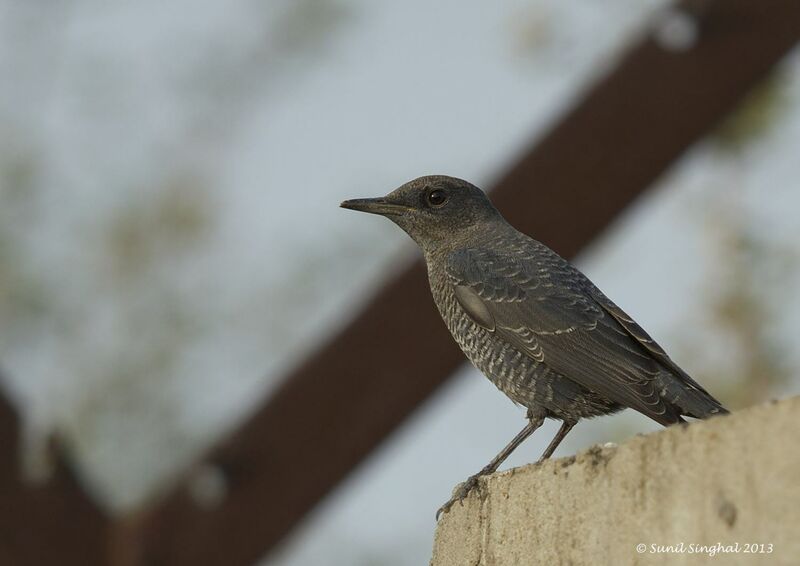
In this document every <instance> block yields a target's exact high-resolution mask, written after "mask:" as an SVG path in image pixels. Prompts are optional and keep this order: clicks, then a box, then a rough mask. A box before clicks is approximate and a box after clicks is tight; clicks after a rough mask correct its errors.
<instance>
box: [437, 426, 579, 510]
mask: <svg viewBox="0 0 800 566" xmlns="http://www.w3.org/2000/svg"><path fill="white" fill-rule="evenodd" d="M527 418H528V424H526V425H525V428H523V429H522V430H521V431H520V432H519V434H517V436H515V437H514V438H513V440H511V442H509V443H508V445H507V446H506V447H505V448H503V449H502V450H501V451H500V453H499V454H498V455H497V456H495V457H494V458H492V461H491V462H489V463H488V464H486V465H485V466H484V467H483V469H481V471H480V472H478V473H477V474H474V475H471V476H470V477H468V478H467V480H466V481H465V482H464V483H462V484H461V485H460V486H459V487H458V489H457V490H456V492H455V493H454V494H453V497H451V498H450V499H449V500H448V501H447V503H445V504H444V505H442V506H441V507H439V510H438V511H436V520H439V515H441V514H442V513H446V512H447V511H449V510H450V507H452V506H453V503H455V502H456V501H457V502H459V503H461V502H462V501H463V500H464V499H465V498H466V497H467V495H469V492H470V491H472V490H473V489H475V488H476V487H477V486H478V478H480V477H481V476H485V475H488V474H492V473H494V472H496V471H497V468H499V467H500V464H502V463H503V462H504V461H505V459H506V458H508V457H509V456H510V455H511V453H512V452H513V451H514V450H516V449H517V446H519V445H520V444H522V443H523V442H524V441H525V439H526V438H528V437H529V436H530V435H531V434H533V432H534V431H535V430H536V429H537V428H539V427H540V426H542V423H543V422H544V415H541V414H538V413H536V414H534V413H533V412H532V411H530V410H528V417H527ZM565 434H566V433H565Z"/></svg>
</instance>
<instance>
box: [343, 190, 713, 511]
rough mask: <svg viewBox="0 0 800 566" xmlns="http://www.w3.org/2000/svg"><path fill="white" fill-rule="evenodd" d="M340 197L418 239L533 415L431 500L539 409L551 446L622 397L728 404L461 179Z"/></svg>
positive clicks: (449, 302) (461, 491) (446, 293)
mask: <svg viewBox="0 0 800 566" xmlns="http://www.w3.org/2000/svg"><path fill="white" fill-rule="evenodd" d="M341 206H342V207H344V208H348V209H352V210H359V211H363V212H370V213H373V214H380V215H383V216H386V217H387V218H389V219H390V220H391V221H392V222H394V223H395V224H397V225H398V226H400V228H402V229H403V230H404V231H405V232H406V233H407V234H408V235H409V236H411V238H413V239H414V241H415V242H416V243H417V244H418V245H419V246H420V247H421V248H422V252H423V254H424V256H425V262H426V263H427V266H428V279H429V281H430V286H431V291H432V293H433V299H434V301H435V303H436V306H437V307H438V309H439V312H440V313H441V315H442V318H443V319H444V322H445V324H446V325H447V328H448V329H449V330H450V332H451V333H452V335H453V338H455V341H456V342H457V343H458V345H459V346H460V347H461V349H462V350H463V351H464V353H465V354H466V356H467V358H469V360H470V361H471V362H472V363H473V364H474V365H475V367H477V368H478V369H479V370H480V371H481V372H483V373H484V374H485V375H486V376H487V377H488V378H489V379H490V380H491V381H492V383H494V384H495V385H496V386H497V387H498V388H499V389H500V390H501V391H502V392H503V393H505V394H506V395H507V396H508V397H510V398H511V400H512V401H514V402H515V403H518V404H520V405H522V406H524V407H526V408H527V409H528V411H527V419H528V424H527V425H526V426H525V428H524V429H522V431H521V432H520V433H519V434H518V435H517V436H516V437H514V439H513V440H512V441H511V442H510V443H509V444H508V446H506V447H505V448H504V449H503V450H502V451H501V452H500V453H499V454H498V455H497V456H496V457H495V458H494V459H493V460H492V461H491V462H489V464H488V465H486V466H485V467H484V468H483V469H482V470H481V471H480V472H478V473H477V474H475V475H473V476H470V477H469V478H468V479H467V480H466V481H465V482H464V483H463V484H461V485H460V486H459V488H458V489H456V491H455V493H454V494H453V497H452V498H451V499H450V500H449V501H448V502H447V503H445V504H444V505H443V506H442V507H441V508H440V509H439V511H438V512H437V514H436V516H437V517H438V516H439V514H440V513H441V512H443V511H444V512H446V511H448V510H449V509H450V507H451V506H452V505H453V503H455V502H456V501H459V502H460V501H462V500H463V499H464V498H465V497H466V496H467V495H468V494H469V492H470V491H471V490H472V489H473V488H475V487H476V486H477V483H478V478H479V477H480V476H482V475H485V474H490V473H493V472H495V471H496V470H497V468H498V467H499V466H500V464H501V463H502V462H503V461H504V460H505V459H506V458H507V457H508V455H509V454H511V452H513V451H514V449H515V448H516V447H517V446H519V445H520V444H521V443H522V442H523V441H524V440H525V439H526V438H528V437H529V436H530V435H531V434H532V433H533V432H534V431H535V430H536V429H537V428H538V427H539V426H541V424H542V422H543V421H544V419H545V418H546V417H550V418H553V419H558V420H560V421H562V425H561V428H560V429H559V431H558V433H557V434H556V436H555V438H553V440H552V442H550V445H549V446H548V447H547V449H546V450H545V451H544V454H543V455H542V458H541V459H542V460H544V459H546V458H549V457H550V455H551V454H552V453H553V451H554V450H555V449H556V447H557V446H558V444H559V443H560V442H561V441H562V440H563V439H564V437H565V436H566V435H567V433H568V432H569V431H570V430H571V429H572V427H573V426H575V424H576V423H577V422H578V420H580V419H581V418H584V417H594V416H598V415H606V414H610V413H614V412H616V411H619V410H621V409H623V408H626V407H629V408H631V409H634V410H636V411H639V412H640V413H642V414H643V415H646V416H648V417H650V418H651V419H653V420H655V421H656V422H659V423H661V424H662V425H665V426H667V425H671V424H675V423H678V422H681V421H683V419H682V418H681V416H682V415H687V416H690V417H695V418H699V419H704V418H707V417H710V416H713V415H718V414H722V413H727V411H726V410H725V409H724V408H723V407H722V405H721V404H720V403H719V402H718V401H717V400H716V399H714V397H712V396H711V395H710V394H709V393H708V392H707V391H706V390H705V389H703V387H701V386H700V385H699V384H698V383H697V382H696V381H695V380H693V379H692V378H691V377H689V375H687V374H686V372H684V371H683V370H682V369H681V368H679V367H678V366H677V365H676V364H675V362H673V361H672V360H671V359H670V358H669V356H667V354H666V352H664V350H663V349H662V348H661V347H660V346H659V345H658V344H656V342H655V341H654V340H653V339H652V338H651V337H650V336H649V335H648V334H647V333H646V332H645V331H644V330H642V328H641V327H640V326H639V325H638V324H636V322H634V320H633V319H632V318H631V317H630V316H628V315H627V314H625V312H623V310H622V309H620V308H619V307H618V306H617V305H615V304H614V303H613V302H612V301H611V300H610V299H609V298H608V297H606V296H605V295H604V294H603V293H602V292H600V290H599V289H598V288H597V287H595V285H594V284H593V283H592V282H591V281H589V279H588V278H587V277H586V276H585V275H584V274H583V273H581V272H580V271H578V270H577V269H576V268H575V267H573V266H572V265H571V264H570V263H569V262H567V261H566V260H565V259H564V258H562V257H561V256H559V255H558V254H556V253H555V252H554V251H553V250H551V249H550V248H548V247H547V246H545V245H544V244H542V243H540V242H538V241H536V240H534V239H532V238H530V237H528V236H526V235H525V234H522V233H521V232H518V231H517V230H515V229H514V228H513V227H512V226H511V225H510V224H508V222H506V220H505V219H504V218H503V217H502V216H501V215H500V213H499V212H498V211H497V209H495V208H494V206H492V203H491V202H490V201H489V199H488V197H487V196H486V195H485V194H484V193H483V191H481V190H480V189H478V188H477V187H475V186H473V185H471V184H470V183H468V182H466V181H462V180H460V179H455V178H453V177H446V176H441V175H434V176H428V177H420V178H419V179H415V180H413V181H411V182H409V183H406V184H405V185H403V186H401V187H400V188H398V189H397V190H395V191H393V192H391V193H390V194H388V195H387V196H385V197H382V198H370V199H355V200H348V201H345V202H343V203H342V205H341Z"/></svg>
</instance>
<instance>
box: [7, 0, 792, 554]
mask: <svg viewBox="0 0 800 566" xmlns="http://www.w3.org/2000/svg"><path fill="white" fill-rule="evenodd" d="M667 6H668V3H667V2H665V1H663V0H647V1H643V0H606V1H604V2H596V1H594V0H591V1H590V0H569V1H562V0H498V1H497V2H494V3H492V5H491V7H490V6H489V5H488V4H487V3H485V2H478V1H470V2H464V1H459V2H456V1H448V2H439V3H436V6H435V7H431V6H430V3H427V2H421V1H419V0H410V1H407V2H367V1H364V0H273V1H270V2H264V1H257V0H229V1H228V2H224V3H223V2H210V1H207V0H193V1H191V2H189V1H186V0H172V1H170V2H163V1H158V2H156V1H153V0H141V1H139V2H136V3H107V2H98V1H96V0H72V1H63V2H55V1H50V2H26V1H23V0H4V1H2V2H0V73H2V76H3V77H4V80H3V82H2V88H0V368H2V369H1V370H0V371H2V390H3V393H4V395H5V396H6V397H8V398H9V399H11V401H12V403H13V405H14V407H15V410H16V412H17V413H18V416H19V419H20V426H21V433H22V434H23V439H24V443H23V445H22V448H23V453H22V456H21V458H22V469H21V470H20V474H22V475H23V477H24V478H26V481H27V482H30V484H31V485H33V486H36V485H40V484H41V483H46V482H47V481H48V477H49V475H50V474H51V473H52V470H53V467H54V465H55V464H54V462H53V458H54V457H53V454H52V450H51V449H50V447H51V445H52V439H53V438H54V437H55V438H58V442H59V445H60V446H62V447H63V448H64V452H65V453H66V454H67V456H66V459H67V461H68V462H69V466H70V469H72V470H73V471H74V474H75V476H76V477H77V479H78V483H79V484H80V486H81V489H82V490H84V491H85V492H86V494H87V497H89V498H90V499H91V501H92V502H93V503H94V504H95V505H96V506H97V507H98V508H99V509H101V510H102V513H103V514H104V515H109V516H111V517H113V518H118V517H127V516H130V515H132V514H135V513H140V512H141V510H142V509H147V508H148V507H149V506H152V505H157V504H158V501H159V499H160V498H161V497H163V496H164V495H165V494H168V493H169V492H170V490H172V489H173V488H174V487H175V486H176V485H177V484H178V483H179V482H180V481H182V479H181V478H183V477H184V474H185V471H186V470H187V469H188V468H190V467H191V466H193V465H194V464H195V463H196V462H197V461H198V460H199V459H200V458H201V457H202V455H203V454H204V453H205V452H206V451H207V450H209V449H210V448H211V447H212V446H215V445H218V444H219V443H224V442H225V439H226V437H227V436H228V435H229V434H231V433H232V432H233V431H235V430H236V429H237V427H239V426H240V425H242V423H243V422H245V420H246V418H247V417H248V416H249V415H251V414H253V413H254V412H256V411H258V410H259V408H260V407H261V406H262V405H263V404H264V402H265V401H266V400H268V399H269V398H270V396H271V394H272V393H273V392H274V391H275V390H276V388H277V387H278V386H279V385H280V384H281V382H282V379H283V378H285V377H286V375H287V374H289V373H290V372H291V370H292V368H294V367H296V366H298V364H301V363H302V362H303V360H304V359H305V358H306V357H307V356H310V355H313V354H314V352H315V350H316V349H317V347H318V346H319V345H320V344H322V343H324V342H325V341H327V340H329V339H330V338H331V336H334V335H335V334H336V333H337V332H338V331H339V330H340V329H341V328H342V327H343V326H345V325H346V324H347V323H348V322H349V321H351V320H352V319H353V318H354V317H355V316H356V315H357V314H358V313H359V312H360V310H361V308H363V306H364V305H365V304H366V300H367V299H368V298H369V297H371V296H373V294H374V293H375V292H376V291H377V289H379V288H380V287H381V286H382V285H384V284H386V282H387V281H390V280H391V279H392V277H393V276H394V275H396V274H397V273H400V272H402V270H404V269H406V268H407V267H408V266H409V265H410V264H411V263H412V262H413V261H415V260H416V259H418V252H417V251H416V248H415V247H414V245H413V243H412V242H411V241H410V240H409V239H408V238H407V236H405V235H404V234H403V233H402V232H401V231H400V230H398V229H397V228H396V227H395V226H393V225H392V224H391V223H390V222H387V221H386V220H385V219H381V218H377V217H366V216H360V215H355V214H352V213H349V212H346V211H342V210H340V209H338V203H339V202H340V201H341V200H343V199H345V198H352V197H365V196H379V195H383V194H385V193H387V192H389V191H390V190H392V189H393V188H395V187H396V186H398V185H400V184H402V183H403V182H405V181H407V180H409V179H411V178H414V177H417V176H419V175H423V174H430V173H443V174H450V175H455V176H458V177H463V178H466V179H469V180H471V181H472V182H474V183H476V184H478V185H479V186H482V187H485V188H490V187H491V186H492V185H493V183H494V182H495V181H496V180H497V179H498V178H500V177H501V176H502V175H503V173H504V172H505V171H506V170H507V169H508V167H510V166H511V165H513V163H514V162H515V160H516V159H517V158H518V157H519V156H520V155H521V152H522V151H523V150H525V149H526V148H527V147H528V146H529V144H530V143H532V142H534V141H535V140H536V139H537V138H539V137H540V136H541V135H543V134H544V133H545V132H546V131H547V130H548V129H549V128H551V127H552V126H553V125H554V124H556V123H557V121H558V119H559V117H560V116H562V115H564V114H565V113H567V112H568V111H569V110H570V108H572V107H573V106H574V105H575V104H576V103H578V102H579V100H580V98H581V95H582V93H583V92H584V91H585V90H586V89H587V88H588V87H589V86H590V85H591V84H592V83H593V82H594V81H596V80H597V79H598V78H599V77H602V76H603V75H604V74H606V73H607V72H609V71H611V70H612V69H613V68H614V66H615V64H616V63H617V62H618V61H619V58H620V56H621V54H622V53H624V52H625V50H626V48H628V47H629V46H630V45H631V44H633V43H635V42H636V41H638V40H639V38H641V37H642V36H643V35H644V34H650V33H652V34H655V35H656V37H657V38H658V40H659V41H661V42H662V44H663V47H664V48H665V49H676V50H679V51H680V50H690V49H691V48H692V43H693V42H694V41H697V37H696V35H697V34H698V33H700V32H699V31H698V30H697V29H695V28H694V27H693V26H692V22H691V21H690V20H686V19H681V18H676V17H674V16H675V14H674V13H672V12H670V11H668V10H665V8H666V7H667ZM642 142H643V145H644V149H643V151H646V147H647V142H646V140H642ZM799 150H800V54H799V53H798V52H796V51H795V52H790V53H789V54H788V55H787V56H786V57H785V58H783V59H782V60H781V61H780V62H779V63H778V64H777V65H776V66H775V68H774V69H773V70H772V71H771V72H770V73H769V75H768V76H767V77H766V78H765V79H764V80H763V81H761V82H760V84H759V85H758V86H756V88H755V89H754V90H751V91H750V92H749V94H748V95H747V96H746V97H745V98H744V99H743V101H742V102H741V103H740V104H738V106H737V108H736V109H735V111H734V112H733V113H731V114H730V115H729V116H728V117H727V118H726V119H725V121H724V122H722V123H721V124H720V125H718V126H717V127H715V128H714V129H713V131H712V132H710V133H709V135H707V136H706V137H705V138H704V139H703V140H701V141H700V142H698V143H696V144H694V145H692V146H691V148H689V150H688V151H687V152H685V153H684V154H683V155H682V157H681V158H680V159H679V160H678V161H677V162H675V163H674V164H673V166H672V167H671V168H670V169H669V170H668V171H667V173H666V174H664V175H662V176H660V177H659V180H658V182H657V183H655V185H654V186H651V187H650V188H648V190H647V192H646V193H644V194H643V195H642V196H641V197H639V198H638V199H637V200H636V202H635V203H634V204H633V205H632V206H631V207H628V208H627V209H626V210H625V211H624V213H623V214H621V215H620V216H619V217H618V218H617V220H616V221H615V222H614V224H613V225H612V226H611V227H610V228H609V229H608V230H606V231H604V232H603V233H602V235H601V236H600V237H599V238H597V239H595V240H594V241H593V242H592V243H591V245H590V246H589V247H587V248H585V249H584V250H583V252H582V253H581V254H580V256H579V257H578V258H577V260H576V262H577V264H578V265H579V267H580V268H581V269H583V270H584V271H585V272H586V273H587V275H589V277H590V278H592V279H593V280H594V281H595V283H597V285H598V286H599V287H600V288H601V289H603V291H604V292H605V293H606V294H607V295H609V296H610V297H611V298H612V299H613V300H615V301H616V302H617V303H618V304H619V305H620V306H621V307H622V308H624V309H625V310H626V311H627V312H628V313H630V314H631V315H633V316H634V317H635V318H636V319H637V320H638V321H639V322H640V324H641V325H642V326H643V327H645V328H646V329H647V330H648V331H649V332H650V333H651V334H652V335H653V336H654V337H655V338H656V339H657V340H658V341H659V342H660V343H661V344H662V345H663V346H664V347H665V349H666V350H667V351H668V352H669V353H670V354H671V356H672V357H673V359H675V360H676V361H677V362H678V363H679V364H680V365H681V366H682V367H684V368H685V369H686V370H687V371H688V372H689V373H690V374H692V375H693V376H694V377H695V378H697V379H698V380H699V381H700V382H701V383H703V384H704V385H707V386H708V388H709V389H710V391H712V392H713V393H715V394H716V396H717V397H719V398H720V399H721V400H722V401H723V402H725V403H726V404H727V405H729V406H730V407H731V408H734V409H736V408H742V407H746V406H748V405H752V404H755V403H759V402H761V401H764V400H767V399H770V398H774V397H782V396H786V395H789V394H793V393H797V392H798V391H800V381H799V380H798V376H800V349H798V348H797V338H796V329H797V327H798V324H799V323H800V294H798V293H797V292H796V290H797V289H798V284H799V283H800V244H798V242H800V222H798V211H799V210H800V191H798V182H799V181H798V180H800V160H798V159H797V155H798V151H799ZM619 159H620V160H628V159H635V157H633V156H629V155H620V156H619ZM569 166H570V164H569V163H564V164H563V167H569ZM527 190H529V191H534V192H535V191H536V190H537V187H536V186H530V187H529V188H528V189H527ZM536 213H537V211H536V210H531V211H530V214H531V215H536ZM570 228H571V227H570V226H564V230H565V231H569V230H570ZM532 235H533V236H534V237H536V234H535V233H534V234H532ZM547 243H551V242H547ZM433 308H434V307H433V303H432V301H430V302H427V303H424V304H420V305H419V309H433ZM386 324H387V325H391V324H392V322H391V320H387V321H386ZM375 340H378V341H379V340H380V337H379V336H376V337H375ZM361 377H362V378H363V379H364V380H369V376H367V375H365V376H361ZM308 415H309V418H313V416H314V407H308ZM523 416H524V413H523V411H522V409H520V408H518V407H515V406H514V405H513V404H512V403H511V402H510V401H509V400H507V399H506V398H505V397H504V396H503V395H501V394H500V393H499V392H498V391H496V390H495V388H494V386H492V385H491V384H490V383H489V382H488V381H487V380H486V379H485V378H483V377H482V376H481V375H480V374H478V373H477V372H476V370H474V369H473V368H472V367H468V366H467V365H463V366H462V367H461V368H460V369H459V370H458V371H457V372H456V373H455V374H454V375H453V377H452V379H450V380H448V381H447V383H446V385H445V386H444V387H442V388H441V389H439V390H437V392H436V393H435V395H433V396H431V397H430V398H429V399H428V400H427V401H426V402H425V403H424V404H422V405H420V406H419V408H417V409H416V410H415V411H414V412H413V413H412V416H411V418H409V419H408V420H406V421H404V422H403V423H402V425H401V426H400V427H399V428H398V429H397V430H396V431H395V432H394V433H393V434H392V435H391V436H389V437H387V438H386V440H385V441H384V442H383V443H382V444H381V445H380V446H379V448H378V449H377V450H376V451H374V452H373V453H372V454H371V455H370V456H369V457H368V458H367V459H366V460H364V461H363V462H361V463H360V464H359V465H358V466H357V467H355V469H354V471H353V473H352V474H350V475H349V476H348V477H347V478H346V479H345V480H344V481H343V482H342V483H340V484H339V485H338V487H337V488H336V489H335V490H334V491H332V492H331V493H329V494H328V495H327V496H326V497H325V498H324V499H323V500H322V502H321V503H320V504H319V505H317V506H316V507H314V509H313V511H312V512H311V513H310V514H308V515H306V516H305V518H304V519H303V520H302V521H301V522H300V523H299V524H297V525H295V528H293V530H292V531H291V534H290V535H289V536H287V537H285V538H283V540H282V542H281V543H280V545H279V546H277V547H275V548H272V549H269V550H270V552H267V550H268V549H267V548H265V549H264V553H263V559H262V562H261V563H262V564H263V565H275V566H290V565H291V566H300V565H307V564H348V565H364V566H367V565H369V566H373V565H375V566H377V565H381V566H383V565H385V566H406V565H412V564H421V563H425V562H427V560H428V559H429V556H430V550H431V544H432V537H433V531H434V527H435V522H434V519H433V516H434V512H435V510H436V509H437V508H438V507H439V505H441V504H442V503H443V502H444V501H445V500H446V499H447V498H448V497H449V494H450V492H451V490H452V488H453V487H454V486H455V485H456V483H458V482H460V481H462V480H463V479H464V478H465V477H466V476H468V475H469V474H471V473H473V472H475V471H476V470H477V469H479V468H480V467H482V466H483V465H484V464H485V463H486V462H487V461H488V460H489V459H490V458H491V457H492V456H493V455H494V454H495V453H496V452H497V451H498V450H499V449H500V448H501V447H502V446H503V445H505V443H506V442H507V441H508V440H510V438H511V437H512V436H513V435H514V434H515V433H516V432H518V430H519V429H520V428H521V427H522V426H523V424H524V422H523ZM555 426H556V425H555V423H549V424H548V425H546V427H545V429H544V430H543V431H542V432H540V433H539V434H536V435H535V436H534V437H533V438H532V439H531V440H529V441H528V442H527V443H526V444H525V445H523V447H522V448H520V449H519V450H518V451H517V452H516V453H515V454H514V456H513V457H512V458H511V459H510V460H509V462H508V464H507V466H517V465H522V464H525V463H529V462H532V461H533V460H535V458H536V457H538V455H539V453H540V452H541V451H542V450H543V448H544V446H545V445H546V443H547V441H549V439H550V437H551V436H552V434H553V432H554V430H555ZM656 428H658V425H656V424H655V423H653V422H649V421H648V420H646V419H645V418H643V417H640V416H639V415H638V414H633V413H632V412H630V411H629V412H626V413H624V414H622V415H618V416H614V417H608V418H602V419H596V420H593V421H591V422H583V423H582V424H580V425H579V426H578V427H577V428H576V429H575V431H574V432H573V433H572V434H571V435H570V436H569V437H568V438H567V440H566V441H565V442H564V444H563V445H562V446H561V448H560V449H559V451H558V452H557V454H556V455H557V456H558V455H565V454H571V453H574V452H575V451H576V450H579V449H581V448H584V447H586V446H588V445H591V444H593V443H597V442H606V441H621V440H623V439H625V438H628V437H630V436H632V435H634V434H636V433H641V432H647V431H651V430H655V429H656ZM285 434H286V435H287V436H291V434H292V431H291V430H286V431H285ZM264 449H265V450H268V447H265V448H264ZM267 456H268V455H267ZM285 466H286V467H287V468H291V467H292V462H285ZM206 471H207V472H208V473H205V474H201V476H200V479H199V480H198V481H196V482H195V483H196V484H197V485H195V488H196V490H197V491H198V493H199V495H198V497H199V498H200V501H206V502H210V505H212V506H213V504H215V501H216V500H217V499H220V498H224V497H225V490H226V486H225V478H224V476H222V475H221V474H220V473H218V471H217V472H215V471H214V470H213V469H212V470H206ZM37 482H38V483H37ZM262 509H263V513H264V514H269V513H271V512H272V510H270V508H269V505H268V502H264V504H263V506H262ZM3 536H4V537H8V538H9V540H10V539H12V538H13V537H14V536H15V534H14V533H13V532H7V533H5V534H4V535H3ZM7 544H8V545H9V546H13V545H11V543H7Z"/></svg>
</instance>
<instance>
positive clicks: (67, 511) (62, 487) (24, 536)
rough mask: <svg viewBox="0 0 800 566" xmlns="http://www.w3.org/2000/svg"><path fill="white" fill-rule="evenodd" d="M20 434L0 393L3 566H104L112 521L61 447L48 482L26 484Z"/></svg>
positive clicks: (0, 542) (0, 548)
mask: <svg viewBox="0 0 800 566" xmlns="http://www.w3.org/2000/svg"><path fill="white" fill-rule="evenodd" d="M20 433H21V430H20V419H19V416H18V415H17V413H16V411H15V410H14V408H13V406H12V405H11V403H10V402H9V401H8V400H7V399H6V398H5V396H4V395H2V393H1V392H0V452H1V453H2V455H0V502H2V504H0V564H2V565H3V566H38V565H40V564H59V565H63V566H105V565H106V564H107V557H106V546H107V542H106V541H107V536H108V534H109V532H111V528H110V526H111V520H110V518H109V517H107V516H106V515H105V514H104V513H103V512H102V511H101V510H100V509H99V508H98V507H97V506H95V505H94V503H93V502H92V501H91V499H90V498H89V497H88V496H87V495H86V493H85V492H84V491H83V489H82V488H81V486H80V485H79V484H78V482H77V480H76V478H75V475H74V474H73V473H72V472H71V470H70V469H69V467H68V466H67V465H66V460H65V458H64V457H63V452H62V451H61V450H60V449H59V448H58V446H55V445H54V446H53V454H52V456H53V459H54V461H55V469H54V470H53V471H52V473H51V474H50V477H49V478H48V481H47V482H46V483H44V484H42V485H35V484H32V483H30V482H28V481H26V480H25V478H24V477H23V473H22V470H23V466H22V463H21V458H22V450H21V446H20V443H21V438H22V435H21V434H20Z"/></svg>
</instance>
